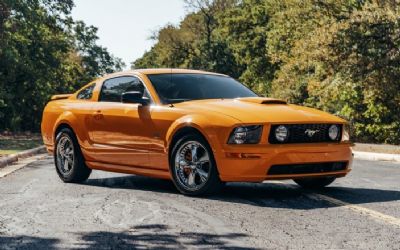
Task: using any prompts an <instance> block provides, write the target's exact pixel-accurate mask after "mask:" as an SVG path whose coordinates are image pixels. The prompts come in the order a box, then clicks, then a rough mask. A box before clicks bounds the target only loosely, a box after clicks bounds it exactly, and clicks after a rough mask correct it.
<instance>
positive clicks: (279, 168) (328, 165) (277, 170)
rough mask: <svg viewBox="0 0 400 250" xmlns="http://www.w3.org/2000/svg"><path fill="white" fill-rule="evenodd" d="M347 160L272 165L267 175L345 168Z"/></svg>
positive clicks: (308, 172)
mask: <svg viewBox="0 0 400 250" xmlns="http://www.w3.org/2000/svg"><path fill="white" fill-rule="evenodd" d="M346 167H347V162H325V163H307V164H290V165H273V166H271V167H270V169H269V170H268V175H291V174H318V173H329V172H336V171H342V170H346Z"/></svg>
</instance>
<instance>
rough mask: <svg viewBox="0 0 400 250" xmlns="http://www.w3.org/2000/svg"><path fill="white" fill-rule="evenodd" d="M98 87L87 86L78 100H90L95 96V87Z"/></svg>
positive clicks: (78, 96)
mask: <svg viewBox="0 0 400 250" xmlns="http://www.w3.org/2000/svg"><path fill="white" fill-rule="evenodd" d="M95 86H96V83H93V84H92V85H89V86H87V87H86V88H84V89H82V90H81V91H80V92H79V93H78V95H77V96H76V98H77V99H80V100H89V99H91V98H92V95H93V90H94V87H95Z"/></svg>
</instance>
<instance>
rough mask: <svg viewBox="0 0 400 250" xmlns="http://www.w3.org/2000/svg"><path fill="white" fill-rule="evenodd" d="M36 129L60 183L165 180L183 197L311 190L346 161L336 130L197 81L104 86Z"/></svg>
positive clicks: (150, 74) (114, 77) (103, 81)
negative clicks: (106, 177) (128, 177)
mask: <svg viewBox="0 0 400 250" xmlns="http://www.w3.org/2000/svg"><path fill="white" fill-rule="evenodd" d="M41 128H42V135H43V140H44V143H45V145H46V147H47V150H48V151H49V152H50V153H53V154H54V161H55V166H56V170H57V173H58V175H59V176H60V178H61V179H62V180H63V181H64V182H83V181H85V180H86V179H88V178H89V175H90V173H91V171H92V170H93V169H96V170H105V171H111V172H120V173H128V174H136V175H145V176H151V177H155V178H163V179H170V180H172V181H173V182H174V184H175V186H176V188H177V189H178V190H179V191H180V192H181V193H183V194H187V195H200V194H206V193H211V192H214V191H216V190H218V189H219V188H220V187H221V186H222V184H223V183H225V182H262V181H264V180H276V179H293V180H294V181H295V182H296V183H298V184H299V185H300V186H302V187H306V188H321V187H324V186H327V185H329V184H330V183H332V182H333V181H334V180H335V179H336V178H337V177H343V176H345V175H346V174H347V173H349V171H350V166H351V161H352V152H351V148H350V147H351V143H350V141H349V131H348V126H347V122H346V121H344V120H342V119H340V118H338V117H336V116H333V115H330V114H327V113H325V112H322V111H318V110H315V109H311V108H306V107H301V106H296V105H291V104H288V103H286V102H285V101H283V100H278V99H273V98H265V97H259V96H257V95H256V94H255V93H254V92H252V91H251V90H249V89H248V88H246V87H245V86H244V85H242V84H241V83H239V82H238V81H236V80H234V79H232V78H230V77H228V76H226V75H222V74H216V73H209V72H204V71H194V70H181V69H145V70H135V71H129V72H122V73H116V74H111V75H108V76H105V77H103V78H100V79H97V80H95V81H93V82H91V83H89V84H87V85H86V86H84V87H83V88H82V89H80V90H79V91H77V92H76V93H75V94H68V95H55V96H53V97H52V99H51V101H50V102H49V103H48V104H47V105H46V107H45V109H44V113H43V120H42V127H41Z"/></svg>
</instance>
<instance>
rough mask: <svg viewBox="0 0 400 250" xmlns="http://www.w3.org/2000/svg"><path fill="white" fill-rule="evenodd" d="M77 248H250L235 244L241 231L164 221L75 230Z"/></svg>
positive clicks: (40, 245) (16, 242)
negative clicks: (176, 226) (178, 227)
mask: <svg viewBox="0 0 400 250" xmlns="http://www.w3.org/2000/svg"><path fill="white" fill-rule="evenodd" d="M77 236H78V239H77V240H78V242H77V243H73V245H74V246H75V247H76V248H78V249H185V248H193V247H201V248H218V249H254V248H243V247H239V246H236V245H235V243H234V240H236V239H241V238H244V237H247V236H246V235H245V234H236V233H232V234H218V235H216V234H209V233H196V232H184V233H176V232H171V231H170V230H169V228H168V226H166V225H162V224H152V225H141V226H136V227H134V228H132V229H131V230H129V231H127V232H104V231H99V232H89V233H82V234H77ZM60 243H61V244H62V242H60V240H57V239H50V238H39V237H29V236H18V237H6V236H0V248H3V247H4V248H18V249H55V248H58V247H60V246H58V245H57V244H60Z"/></svg>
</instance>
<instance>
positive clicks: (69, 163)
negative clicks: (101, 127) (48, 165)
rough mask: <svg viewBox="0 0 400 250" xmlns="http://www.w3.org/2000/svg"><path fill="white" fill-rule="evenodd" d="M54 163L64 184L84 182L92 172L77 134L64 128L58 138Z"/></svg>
mask: <svg viewBox="0 0 400 250" xmlns="http://www.w3.org/2000/svg"><path fill="white" fill-rule="evenodd" d="M54 162H55V165H56V170H57V174H58V176H59V177H60V178H61V180H62V181H64V182H75V183H79V182H83V181H85V180H87V179H88V178H89V176H90V173H91V172H92V170H91V169H90V168H88V167H87V166H86V164H85V160H84V158H83V155H82V152H81V149H80V147H79V144H78V141H77V139H76V137H75V134H74V133H73V132H72V130H71V129H69V128H63V129H61V130H60V132H58V134H57V136H56V147H55V150H54Z"/></svg>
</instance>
